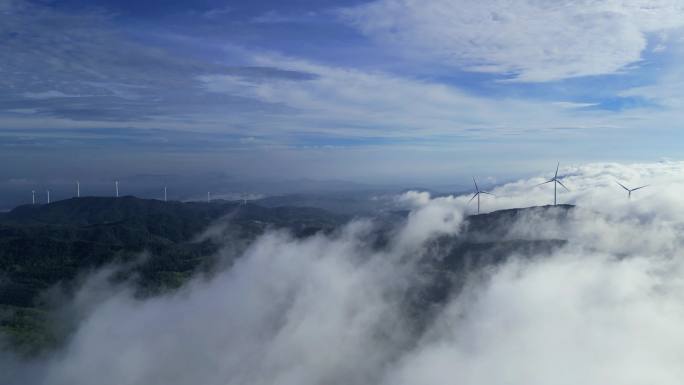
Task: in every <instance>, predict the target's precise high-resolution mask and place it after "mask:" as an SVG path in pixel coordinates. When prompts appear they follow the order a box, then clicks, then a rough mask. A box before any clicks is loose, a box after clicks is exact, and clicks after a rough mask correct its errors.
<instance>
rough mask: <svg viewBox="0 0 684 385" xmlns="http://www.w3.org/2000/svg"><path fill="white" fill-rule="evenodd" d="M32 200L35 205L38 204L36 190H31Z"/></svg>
mask: <svg viewBox="0 0 684 385" xmlns="http://www.w3.org/2000/svg"><path fill="white" fill-rule="evenodd" d="M31 202H33V204H34V205H35V204H36V190H31Z"/></svg>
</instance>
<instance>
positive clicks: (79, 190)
mask: <svg viewBox="0 0 684 385" xmlns="http://www.w3.org/2000/svg"><path fill="white" fill-rule="evenodd" d="M80 197H81V182H79V181H76V198H80Z"/></svg>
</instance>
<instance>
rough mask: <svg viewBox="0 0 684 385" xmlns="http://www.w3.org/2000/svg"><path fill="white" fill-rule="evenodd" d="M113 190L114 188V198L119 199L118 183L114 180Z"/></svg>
mask: <svg viewBox="0 0 684 385" xmlns="http://www.w3.org/2000/svg"><path fill="white" fill-rule="evenodd" d="M114 188H116V197H117V198H118V197H119V181H118V180H115V181H114Z"/></svg>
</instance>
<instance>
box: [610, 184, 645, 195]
mask: <svg viewBox="0 0 684 385" xmlns="http://www.w3.org/2000/svg"><path fill="white" fill-rule="evenodd" d="M615 183H617V184H619V185H620V187H622V188H623V189H625V191H627V199H632V191H636V190H640V189H642V188H644V187H648V185H644V186H641V187H637V188H627V187H625V185H623V184H622V183H620V182H618V181H615Z"/></svg>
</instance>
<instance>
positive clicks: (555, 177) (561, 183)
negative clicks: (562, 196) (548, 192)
mask: <svg viewBox="0 0 684 385" xmlns="http://www.w3.org/2000/svg"><path fill="white" fill-rule="evenodd" d="M558 167H560V162H558V164H557V165H556V173H555V174H553V178H551V179H549V180H547V181H546V182H544V183H539V184H538V185H537V186H541V185H543V184H547V183H551V182H553V205H554V206H555V205H556V195H557V192H556V190H557V186H558V185H561V186H563V188H564V189H566V190H568V191H570V189H569V188H567V187H565V185H564V184H563V182H561V181H559V180H558ZM535 187H536V186H535Z"/></svg>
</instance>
